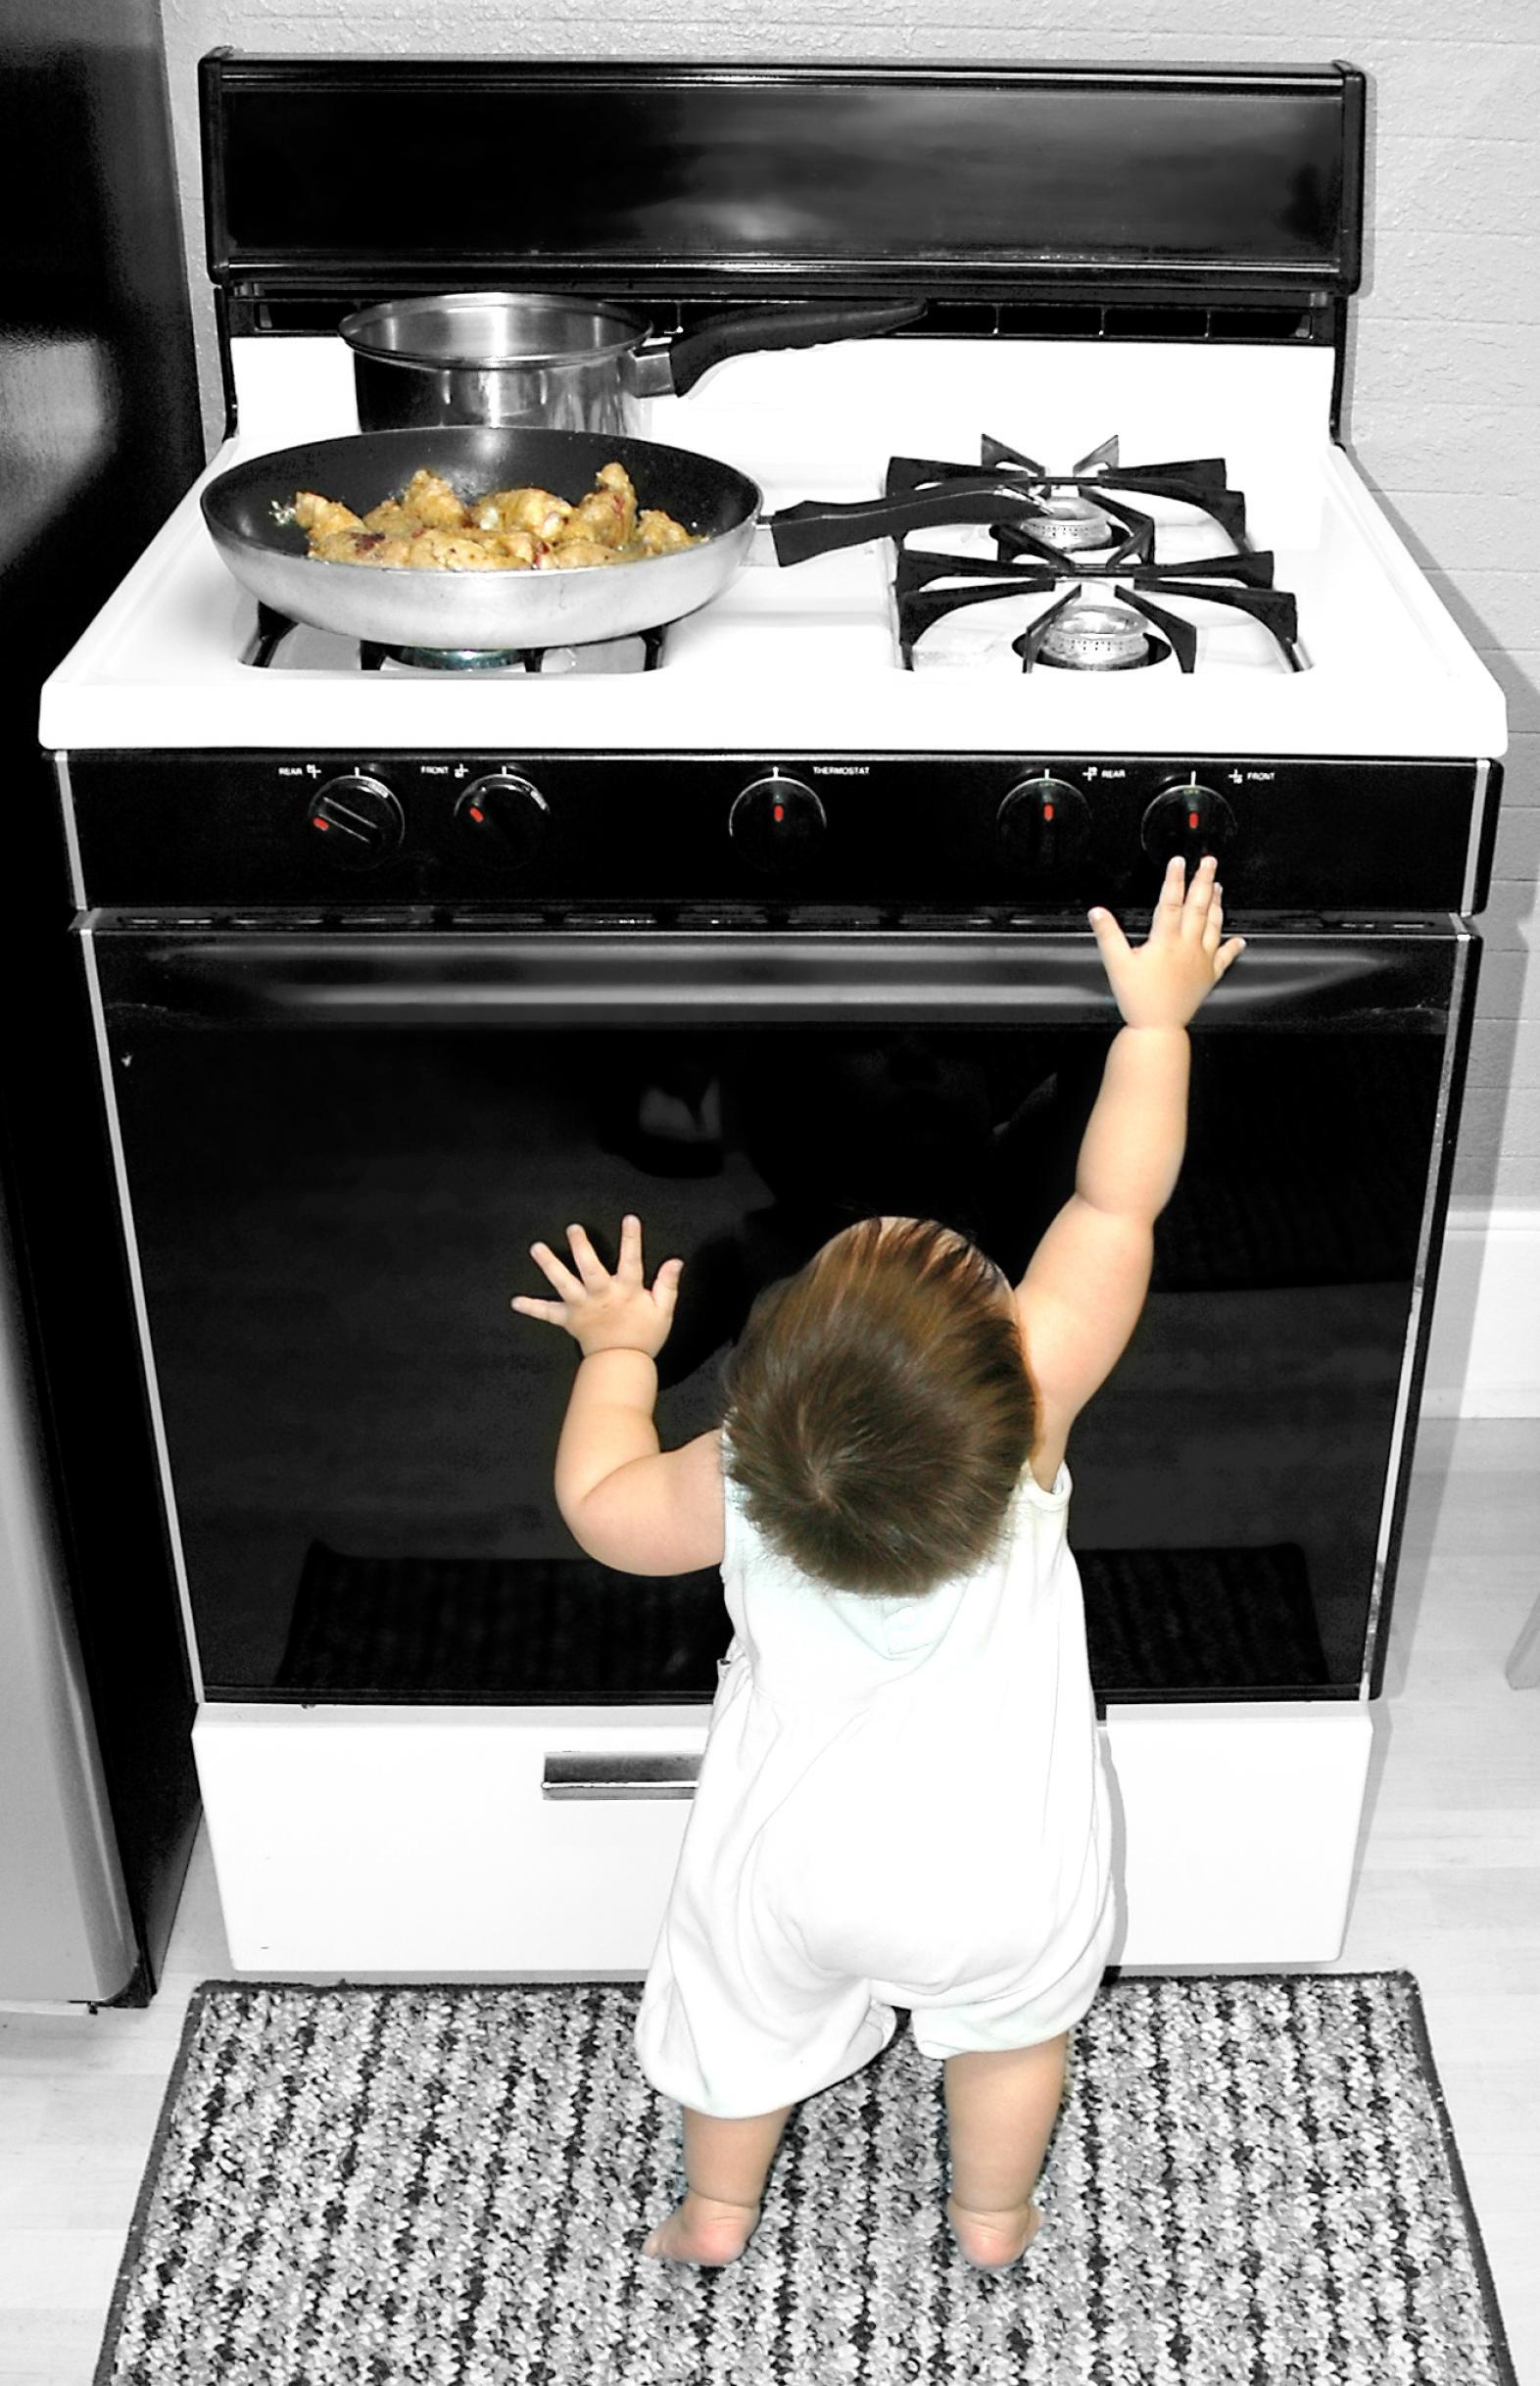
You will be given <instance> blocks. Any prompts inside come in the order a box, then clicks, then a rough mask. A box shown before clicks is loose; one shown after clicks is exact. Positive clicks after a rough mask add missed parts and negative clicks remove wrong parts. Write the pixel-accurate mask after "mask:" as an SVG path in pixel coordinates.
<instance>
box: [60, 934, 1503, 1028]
mask: <svg viewBox="0 0 1540 2386" xmlns="http://www.w3.org/2000/svg"><path fill="white" fill-rule="evenodd" d="M77 927H78V929H79V930H80V932H81V933H83V934H84V935H86V936H87V937H88V938H89V939H90V941H91V944H92V948H93V950H94V953H95V956H96V964H97V968H98V971H99V973H100V976H101V981H102V988H103V994H104V998H105V999H106V1002H107V1004H108V1007H109V1008H110V1010H111V1011H112V1012H113V1013H114V1014H115V1016H116V1017H117V1018H118V1019H119V1020H120V1022H122V1021H123V1020H124V1016H125V1014H135V1013H137V1014H139V1015H141V1016H145V1015H152V1016H153V1017H154V1018H155V1019H156V1020H157V1021H158V1022H160V1023H161V1024H164V1025H168V1026H170V1025H177V1024H181V1025H186V1026H188V1027H198V1026H207V1027H217V1026H219V1025H221V1024H224V1025H233V1024H236V1023H239V1022H245V1023H252V1022H261V1023H262V1024H264V1025H266V1026H269V1027H285V1026H287V1027H293V1028H316V1027H370V1026H377V1027H429V1026H431V1027H436V1028H457V1027H464V1028H473V1027H474V1028H485V1027H497V1026H517V1025H535V1024H538V1025H540V1026H543V1027H606V1026H614V1027H649V1026H666V1025H675V1026H679V1025H685V1026H689V1025H694V1024H698V1025H702V1026H704V1025H710V1024H713V1023H718V1022H723V1021H727V1020H737V1021H739V1022H741V1023H743V1024H746V1025H753V1024H763V1025H777V1024H791V1025H795V1024H802V1025H811V1024H818V1023H822V1022H827V1021H829V1020H830V1019H831V1018H833V1017H838V1018H840V1019H842V1020H843V1021H845V1022H847V1023H850V1024H867V1023H879V1022H888V1021H892V1022H903V1021H909V1022H922V1023H923V1022H929V1023H932V1024H935V1025H938V1026H946V1025H957V1026H968V1025H974V1024H979V1025H988V1024H990V1023H993V1024H997V1025H1010V1024H1011V1023H1013V1022H1015V1023H1018V1024H1021V1025H1023V1026H1026V1025H1044V1024H1051V1025H1055V1026H1066V1027H1105V1028H1108V1029H1111V1028H1114V1027H1115V1026H1116V1025H1117V1023H1118V1013H1117V1008H1116V1005H1115V1003H1114V1001H1113V998H1112V994H1111V990H1110V989H1109V987H1108V984H1107V980H1106V975H1105V972H1104V971H1103V968H1102V964H1101V956H1100V953H1099V951H1098V950H1097V947H1096V942H1095V939H1094V937H1092V936H1091V934H1090V932H1089V930H1046V931H1039V930H1035V929H1030V930H1029V929H1023V930H1020V931H1010V930H1004V931H1000V932H997V933H996V932H988V931H957V932H947V933H943V934H929V933H925V932H919V931H908V932H905V931H893V932H885V931H881V930H868V929H857V930H838V929H836V930H820V929H813V928H803V929H791V930H786V931H781V932H777V931H774V930H770V931H758V930H755V931H750V932H744V931H741V930H740V931H727V932H715V931H706V932H702V933H698V934H691V935H686V934H678V933H672V932H670V931H668V930H666V929H655V928H647V929H641V930H637V931H634V932H631V933H629V934H627V933H616V932H614V931H612V930H587V929H581V928H574V929H553V930H549V931H545V932H536V933H533V934H531V933H528V932H520V933H513V934H504V935H497V934H492V933H489V932H487V931H486V930H481V929H475V930H459V929H454V928H431V927H424V928H418V929H408V930H384V931H375V930H363V929H337V930H329V931H317V930H310V929H301V930H281V931H276V932H275V931H273V930H271V929H269V928H267V927H266V926H263V927H253V928H251V929H237V930H211V931H203V930H188V929H183V928H178V929H174V930H170V929H168V928H167V927H166V926H165V925H164V924H163V923H161V922H159V921H157V922H154V923H151V922H146V921H144V920H142V919H139V920H129V919H126V918H125V917H124V916H123V915H122V914H113V913H91V914H87V915H86V917H85V918H84V919H83V920H81V921H80V922H78V923H77ZM1451 927H1454V928H1456V929H1458V930H1460V931H1461V932H1462V933H1463V935H1464V936H1466V937H1468V935H1469V933H1470V932H1469V930H1468V928H1466V927H1465V924H1464V923H1463V922H1452V921H1445V922H1444V923H1443V926H1442V931H1441V933H1435V929H1436V928H1437V923H1435V922H1429V923H1428V924H1427V927H1426V929H1425V930H1424V931H1422V932H1421V933H1413V934H1407V935H1399V934H1398V935H1391V934H1388V933H1381V932H1374V933H1371V934H1364V933H1362V932H1357V931H1354V932H1347V931H1344V932H1340V933H1337V932H1333V931H1331V930H1329V929H1327V930H1318V931H1316V932H1314V933H1311V934H1308V935H1304V934H1291V935H1276V936H1273V935H1268V934H1266V933H1262V934H1258V933H1256V932H1255V931H1249V930H1248V944H1247V950H1246V952H1245V955H1244V957H1243V958H1242V959H1241V960H1240V961H1239V962H1238V963H1237V964H1236V966H1235V967H1234V968H1233V969H1232V970H1231V971H1230V972H1229V974H1228V976H1227V978H1226V979H1225V981H1224V983H1223V984H1222V985H1220V986H1219V987H1217V988H1216V989H1215V991H1214V993H1213V995H1212V996H1211V997H1210V998H1209V1000H1208V1001H1207V1003H1206V1004H1205V1005H1204V1009H1203V1024H1204V1028H1205V1030H1208V1029H1211V1028H1212V1029H1223V1028H1224V1027H1226V1026H1227V1025H1229V1026H1235V1027H1242V1026H1244V1027H1251V1028H1255V1027H1258V1026H1267V1025H1276V1026H1279V1027H1283V1028H1288V1027H1292V1026H1296V1025H1297V1026H1300V1027H1320V1026H1322V1025H1323V1024H1329V1025H1334V1026H1337V1027H1340V1028H1348V1027H1366V1026H1375V1025H1378V1026H1387V1025H1392V1024H1395V1025H1404V1026H1414V1027H1415V1026H1418V1025H1425V1026H1426V1027H1427V1028H1428V1029H1429V1030H1438V1029H1441V1028H1442V1025H1443V1022H1444V1019H1445V1016H1446V1015H1447V1011H1448V1007H1449V999H1450V990H1451V983H1452V976H1453V959H1452V953H1453V947H1454V945H1455V943H1456V941H1457V940H1456V939H1455V938H1454V937H1452V936H1451V933H1450V930H1451Z"/></svg>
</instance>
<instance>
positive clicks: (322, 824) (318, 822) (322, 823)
mask: <svg viewBox="0 0 1540 2386" xmlns="http://www.w3.org/2000/svg"><path fill="white" fill-rule="evenodd" d="M311 826H312V828H330V826H331V822H330V821H329V820H323V819H322V818H321V816H320V814H319V812H316V813H315V815H314V817H313V820H312V821H311Z"/></svg>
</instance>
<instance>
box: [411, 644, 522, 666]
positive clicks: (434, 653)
mask: <svg viewBox="0 0 1540 2386" xmlns="http://www.w3.org/2000/svg"><path fill="white" fill-rule="evenodd" d="M523 659H524V658H523V656H522V654H521V653H520V651H519V650H518V649H517V648H516V647H514V648H504V647H430V646H403V647H389V648H387V649H386V654H385V661H384V664H383V666H382V667H383V668H384V669H385V670H386V671H387V672H389V671H390V670H391V668H392V666H394V667H395V668H396V669H398V670H403V671H511V670H512V669H513V668H514V667H515V666H516V665H517V664H520V663H522V661H523Z"/></svg>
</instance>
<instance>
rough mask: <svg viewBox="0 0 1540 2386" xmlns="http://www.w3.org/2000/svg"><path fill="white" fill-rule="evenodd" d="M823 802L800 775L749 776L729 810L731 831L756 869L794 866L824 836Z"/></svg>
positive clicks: (777, 869)
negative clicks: (747, 781)
mask: <svg viewBox="0 0 1540 2386" xmlns="http://www.w3.org/2000/svg"><path fill="white" fill-rule="evenodd" d="M827 826H828V822H827V821H826V820H825V818H824V807H823V805H822V804H821V803H819V801H818V798H817V797H816V796H815V795H814V793H813V791H812V789H811V788H810V787H804V786H803V785H802V782H801V780H800V779H784V778H782V776H781V774H780V773H779V771H771V773H770V774H769V776H768V777H767V778H763V779H753V780H750V782H749V784H748V785H747V786H746V788H744V789H743V791H742V793H741V794H740V795H739V796H738V798H737V799H736V801H735V803H734V804H733V808H732V810H731V811H730V812H729V813H728V815H727V831H728V835H729V836H730V837H731V838H732V839H733V841H734V843H735V844H736V845H739V846H741V847H742V848H743V851H744V852H745V853H746V856H747V858H748V860H749V861H750V862H751V863H752V864H753V866H754V868H755V869H756V870H764V871H780V870H794V869H795V867H796V865H797V863H798V862H800V861H804V860H806V858H807V857H808V855H809V854H810V853H811V852H813V851H814V850H815V848H816V847H817V846H818V845H819V844H820V842H821V841H822V838H823V835H824V831H825V829H826V828H827Z"/></svg>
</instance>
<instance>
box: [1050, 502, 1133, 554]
mask: <svg viewBox="0 0 1540 2386" xmlns="http://www.w3.org/2000/svg"><path fill="white" fill-rule="evenodd" d="M1038 503H1039V504H1040V505H1041V508H1042V511H1041V512H1040V513H1037V514H1034V515H1033V516H1032V517H1031V529H1032V535H1033V537H1034V538H1035V539H1039V540H1041V542H1042V544H1043V545H1044V546H1045V547H1062V548H1065V549H1067V550H1070V549H1076V548H1081V547H1110V546H1112V545H1113V544H1114V542H1115V541H1116V539H1117V538H1118V536H1119V534H1120V531H1121V527H1122V526H1121V524H1120V523H1118V522H1115V521H1114V520H1113V518H1112V515H1111V514H1110V513H1104V512H1103V511H1102V510H1101V508H1100V506H1093V505H1092V504H1091V503H1090V501H1089V500H1088V499H1087V498H1083V497H1082V496H1080V495H1079V493H1078V492H1077V491H1076V490H1074V489H1053V490H1050V491H1049V492H1048V495H1047V496H1046V497H1043V498H1041V499H1039V500H1038Z"/></svg>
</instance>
